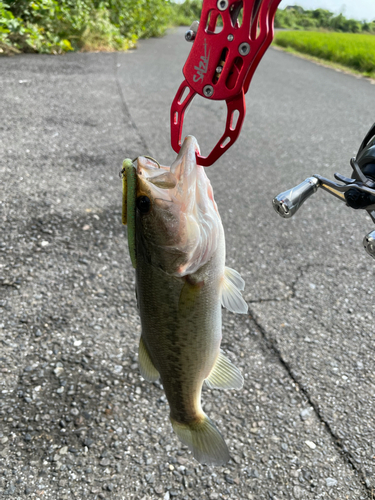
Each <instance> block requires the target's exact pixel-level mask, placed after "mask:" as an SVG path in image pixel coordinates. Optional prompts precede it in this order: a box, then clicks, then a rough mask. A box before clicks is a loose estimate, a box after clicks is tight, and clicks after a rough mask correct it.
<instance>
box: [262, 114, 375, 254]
mask: <svg viewBox="0 0 375 500" xmlns="http://www.w3.org/2000/svg"><path fill="white" fill-rule="evenodd" d="M350 165H351V167H352V169H353V172H352V177H351V178H348V177H345V176H344V175H341V174H337V173H336V174H334V176H335V179H336V180H338V181H339V182H340V183H337V182H334V181H332V180H330V179H326V178H325V177H322V176H321V175H316V174H315V175H313V176H312V177H308V178H307V179H305V180H304V181H303V182H302V183H301V184H299V185H298V186H296V187H294V188H292V189H289V190H288V191H285V192H283V193H280V194H279V195H278V196H276V197H275V198H274V199H273V202H272V204H273V208H274V209H275V210H276V212H277V213H278V214H279V215H280V216H281V217H283V218H284V219H288V218H290V217H292V216H293V215H294V214H295V213H296V212H297V210H299V208H300V207H301V206H302V204H303V203H304V202H305V201H306V200H307V199H308V198H310V196H312V195H313V194H314V193H316V191H317V190H318V188H321V189H323V190H324V191H327V192H328V193H330V194H331V195H332V196H334V197H335V198H338V199H339V200H341V201H343V202H344V203H346V205H347V206H348V207H351V208H353V209H355V210H357V209H362V210H366V211H367V213H368V214H369V215H370V217H371V219H372V220H373V222H374V223H375V123H374V124H373V126H372V127H371V128H370V130H369V131H368V133H367V134H366V137H365V138H364V139H363V141H362V144H361V146H360V148H359V150H358V153H357V156H356V157H355V158H352V159H351V160H350ZM363 246H364V248H365V250H366V252H367V253H368V254H369V255H371V257H373V258H374V259H375V230H374V231H371V232H370V233H368V234H367V235H366V236H365V237H364V239H363Z"/></svg>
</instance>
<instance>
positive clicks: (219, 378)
mask: <svg viewBox="0 0 375 500" xmlns="http://www.w3.org/2000/svg"><path fill="white" fill-rule="evenodd" d="M205 382H206V385H207V386H208V387H209V388H210V389H242V386H243V377H242V374H241V372H240V370H239V369H238V368H237V367H236V366H234V364H233V363H232V362H231V361H229V359H228V358H227V357H225V356H224V354H222V353H221V352H220V353H219V356H218V358H217V360H216V363H215V364H214V367H213V368H212V370H211V373H210V375H209V376H208V377H207V378H206V380H205Z"/></svg>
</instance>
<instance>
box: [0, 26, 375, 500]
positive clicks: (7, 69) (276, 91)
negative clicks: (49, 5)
mask: <svg viewBox="0 0 375 500" xmlns="http://www.w3.org/2000/svg"><path fill="white" fill-rule="evenodd" d="M183 33H184V30H183V29H178V30H176V31H174V32H171V33H169V34H168V35H167V36H166V37H164V38H161V39H157V40H156V39H153V40H147V41H141V42H140V44H139V48H138V50H135V51H131V52H127V53H118V54H79V53H74V54H69V55H65V56H61V57H52V56H45V55H22V56H17V57H13V58H2V59H1V60H0V68H1V70H0V75H1V76H0V96H1V97H0V113H1V121H0V128H1V154H0V168H1V174H0V175H1V179H0V182H1V192H0V197H1V214H0V216H1V219H0V231H1V237H0V250H1V253H0V265H1V267H0V294H1V295H0V306H1V308H0V373H1V379H0V497H4V498H11V499H24V498H30V499H39V498H40V499H54V500H55V499H58V500H59V499H61V500H68V499H69V500H70V499H71V498H76V499H86V498H88V499H118V500H120V499H137V500H148V499H159V498H160V499H163V500H168V499H172V500H174V499H177V500H180V499H181V500H188V499H189V500H190V499H192V500H198V499H199V500H205V499H207V500H217V499H230V500H244V499H254V500H258V499H265V500H268V499H273V500H276V499H282V498H287V499H320V498H322V499H323V498H324V499H325V498H327V499H328V498H330V499H336V500H343V499H349V500H354V499H363V500H364V499H372V498H373V497H374V494H373V491H374V490H373V489H374V488H375V412H374V398H375V370H374V355H375V334H374V327H373V294H374V282H375V279H374V278H375V263H374V261H373V260H372V259H371V258H370V257H369V256H367V254H366V253H365V252H364V250H363V248H362V238H363V236H364V235H365V234H367V233H368V232H369V231H370V230H372V228H373V224H372V222H371V221H370V219H369V218H368V217H367V216H366V215H365V214H364V213H363V212H355V211H353V210H350V209H349V208H346V207H345V206H344V204H341V203H340V202H339V201H338V200H336V199H334V198H333V197H332V196H330V195H328V194H327V193H324V192H318V193H317V194H316V195H314V197H313V198H311V199H310V200H308V201H307V202H306V203H305V205H304V206H303V207H302V209H301V210H300V212H299V213H298V214H297V215H296V216H295V217H294V218H293V219H291V220H282V219H281V218H279V217H278V216H277V214H276V213H275V212H274V211H273V209H272V205H271V201H272V198H273V196H274V195H276V194H278V193H279V192H281V191H283V190H285V189H287V188H290V187H292V186H294V185H296V184H298V183H299V182H301V181H302V180H303V179H305V178H306V177H308V176H310V175H312V174H313V173H319V174H321V175H324V176H326V177H330V178H333V173H334V172H335V171H339V172H341V173H343V174H344V175H347V176H349V175H350V166H349V159H350V157H351V156H353V155H354V153H355V152H356V150H357V149H358V146H359V144H360V142H361V140H362V138H363V137H364V135H365V133H366V132H367V130H368V128H369V127H370V125H371V124H372V123H373V121H375V114H374V109H375V108H374V102H375V86H373V85H371V83H370V82H369V81H367V80H365V79H361V78H359V79H358V78H356V77H354V76H351V75H347V74H343V73H339V72H336V71H334V70H332V69H328V68H325V67H322V66H318V65H316V64H313V63H311V62H309V61H306V60H303V59H300V58H296V57H294V56H292V55H290V54H287V53H284V52H281V51H279V50H275V49H270V50H269V51H268V52H267V54H266V55H265V57H264V59H263V60H262V62H261V64H260V66H259V68H258V70H257V73H256V75H255V77H254V80H253V82H252V84H251V87H250V90H249V93H248V95H247V117H246V121H245V124H244V127H243V130H242V134H241V137H240V139H239V140H238V141H237V143H236V144H235V145H234V146H233V147H232V148H231V149H230V150H229V152H228V153H226V154H225V155H224V156H223V157H222V158H221V159H220V160H219V161H218V162H217V164H216V165H214V166H212V167H210V168H209V169H208V175H209V177H210V179H211V181H212V184H213V188H214V192H215V198H216V201H217V203H218V206H219V210H220V213H221V216H222V219H223V223H224V227H225V230H226V241H227V265H229V266H231V267H233V268H235V269H236V270H238V271H239V272H240V273H241V274H242V276H243V278H244V279H245V281H246V289H245V295H244V296H245V299H246V300H247V302H248V304H249V314H248V315H234V314H231V313H229V312H226V311H223V322H224V325H223V349H224V351H225V352H226V353H227V355H228V356H229V358H230V359H231V360H232V361H233V362H234V363H235V364H236V365H237V366H239V367H240V368H241V370H242V373H243V374H244V377H245V385H244V388H243V390H241V391H238V392H236V391H218V390H212V391H211V390H208V389H205V390H204V391H203V402H204V409H205V411H206V412H207V414H208V415H209V416H210V417H211V418H212V419H213V420H214V421H215V422H216V423H217V425H218V427H219V429H220V430H221V432H222V433H223V435H224V437H225V439H226V441H227V443H228V446H229V448H230V453H231V457H232V458H231V460H230V462H229V463H228V464H227V465H226V466H225V467H216V468H215V467H207V466H201V465H199V464H198V463H197V462H195V461H194V460H193V459H192V458H191V455H190V453H189V451H188V450H187V449H186V447H184V446H182V445H181V443H180V442H179V441H178V440H177V438H176V437H175V435H174V434H173V432H172V429H171V425H170V423H169V420H168V405H167V402H166V398H165V396H164V393H163V390H162V388H161V386H160V385H159V383H154V384H149V383H146V382H145V381H144V380H143V379H142V378H141V376H140V374H139V370H138V366H137V350H138V338H139V335H140V321H139V317H138V314H137V309H136V301H135V293H134V270H133V269H132V267H131V264H130V259H129V255H128V252H127V241H126V228H124V227H123V226H122V225H121V181H120V179H119V176H118V174H119V171H120V169H121V163H122V160H123V159H124V158H125V157H131V158H134V157H136V156H138V155H140V154H150V155H152V156H154V157H155V158H157V159H158V160H159V161H160V162H162V163H164V164H167V165H169V164H170V163H171V162H172V160H173V158H174V156H175V154H174V153H173V151H172V150H171V147H170V144H169V108H170V104H171V102H172V99H173V96H174V94H175V92H176V90H177V88H178V86H179V84H180V82H181V81H182V78H183V77H182V73H181V68H182V66H183V63H184V61H185V60H186V57H187V54H188V51H189V49H190V45H189V44H188V43H186V42H185V40H184V37H183ZM225 112H226V106H225V103H221V102H210V101H208V100H204V99H201V98H199V99H198V98H197V99H196V100H195V101H194V104H193V105H192V107H191V109H190V111H189V115H188V117H187V126H186V127H185V129H184V133H185V134H187V133H190V134H194V135H196V137H197V138H198V141H199V143H200V144H201V147H202V152H203V154H207V153H208V150H209V149H210V147H212V146H213V145H214V144H215V143H216V141H217V140H218V138H219V137H220V135H221V133H222V130H223V127H224V119H225Z"/></svg>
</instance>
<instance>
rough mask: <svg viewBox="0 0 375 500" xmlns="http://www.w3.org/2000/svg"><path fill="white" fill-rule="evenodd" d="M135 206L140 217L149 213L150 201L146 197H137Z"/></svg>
mask: <svg viewBox="0 0 375 500" xmlns="http://www.w3.org/2000/svg"><path fill="white" fill-rule="evenodd" d="M136 204H137V208H138V210H139V211H140V212H141V214H142V215H145V214H148V213H149V211H150V209H151V201H150V198H149V197H148V196H138V198H137V202H136Z"/></svg>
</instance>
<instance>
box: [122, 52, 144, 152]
mask: <svg viewBox="0 0 375 500" xmlns="http://www.w3.org/2000/svg"><path fill="white" fill-rule="evenodd" d="M118 67H119V66H118V54H117V53H115V57H114V75H115V81H116V86H117V91H118V94H119V96H120V100H121V104H122V113H123V115H124V117H125V118H127V119H128V121H129V123H130V125H131V126H132V128H133V130H134V131H135V132H136V134H137V135H138V137H139V140H140V142H141V145H142V148H144V150H145V151H146V152H147V153H146V154H150V155H151V156H152V151H150V148H149V147H148V145H147V141H146V139H145V138H144V137H143V135H142V133H141V131H140V130H139V128H138V127H137V124H136V123H135V121H134V120H133V117H132V115H131V113H130V110H129V107H128V105H127V104H126V100H125V97H124V93H123V91H122V88H121V85H120V81H119V78H118Z"/></svg>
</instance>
